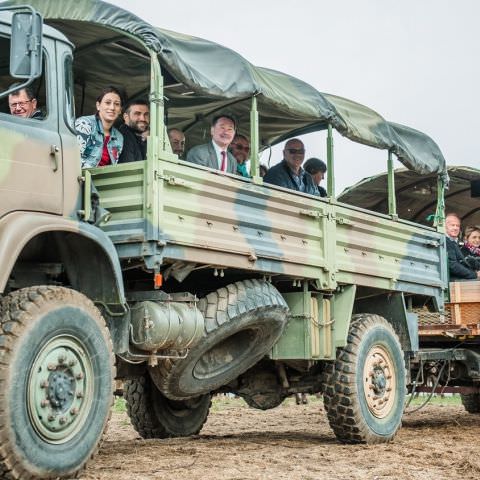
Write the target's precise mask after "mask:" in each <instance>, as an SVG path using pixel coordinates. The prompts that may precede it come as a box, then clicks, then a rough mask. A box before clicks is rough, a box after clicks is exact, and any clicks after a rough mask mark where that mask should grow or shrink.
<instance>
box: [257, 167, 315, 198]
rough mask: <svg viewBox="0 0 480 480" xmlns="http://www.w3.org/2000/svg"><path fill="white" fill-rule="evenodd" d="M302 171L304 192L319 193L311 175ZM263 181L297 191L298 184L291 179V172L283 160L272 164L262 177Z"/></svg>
mask: <svg viewBox="0 0 480 480" xmlns="http://www.w3.org/2000/svg"><path fill="white" fill-rule="evenodd" d="M304 173H305V175H304V177H303V184H304V185H305V193H309V194H310V195H320V194H319V192H318V188H317V186H316V185H315V183H314V181H313V177H312V176H311V175H310V174H309V173H308V172H304ZM263 181H264V182H265V183H271V184H273V185H278V186H279V187H285V188H290V189H291V190H297V191H298V186H297V184H296V183H295V180H294V179H293V173H292V171H291V170H290V167H289V166H288V164H287V162H286V161H285V160H282V161H281V162H280V163H279V164H277V165H274V166H273V167H272V168H271V169H270V170H269V171H268V172H267V174H266V175H265V176H264V177H263Z"/></svg>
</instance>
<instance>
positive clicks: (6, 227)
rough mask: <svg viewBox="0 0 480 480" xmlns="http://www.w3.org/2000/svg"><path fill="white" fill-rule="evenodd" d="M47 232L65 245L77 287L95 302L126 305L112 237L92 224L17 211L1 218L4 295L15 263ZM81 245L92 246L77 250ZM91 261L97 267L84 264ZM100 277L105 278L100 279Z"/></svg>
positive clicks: (0, 272) (0, 280) (1, 287)
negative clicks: (94, 285) (92, 278)
mask: <svg viewBox="0 0 480 480" xmlns="http://www.w3.org/2000/svg"><path fill="white" fill-rule="evenodd" d="M45 233H53V234H55V235H57V236H58V237H59V238H60V240H61V243H62V244H63V245H61V248H60V250H61V252H60V253H61V254H63V257H64V258H65V260H66V261H67V264H68V267H69V268H70V270H71V271H73V275H72V276H73V279H71V281H72V285H73V286H74V288H78V289H79V290H81V291H82V290H83V291H84V292H85V293H86V294H87V296H89V297H90V298H91V299H92V300H99V301H103V302H105V303H117V304H124V303H125V295H124V288H123V278H122V271H121V268H120V263H119V260H118V256H117V252H116V250H115V246H114V245H113V243H112V241H111V240H110V238H109V237H108V236H107V235H106V234H105V233H104V232H103V231H102V230H100V229H99V228H98V227H95V226H93V225H90V224H88V223H84V222H79V221H75V220H72V219H70V218H65V217H61V216H56V215H49V214H45V213H37V212H21V211H17V212H13V213H9V214H8V215H5V216H4V217H3V218H2V219H0V261H1V262H2V269H1V270H0V292H4V291H5V287H6V285H7V281H8V279H9V276H10V274H11V272H12V269H13V267H14V265H15V262H16V261H17V259H18V257H19V255H20V254H21V252H22V250H23V249H24V248H25V246H26V245H27V244H28V243H29V242H30V241H31V240H32V239H33V238H35V237H37V236H39V235H42V234H45ZM63 237H64V238H63ZM63 240H65V241H63ZM80 245H82V246H83V245H86V246H88V252H83V251H75V246H80ZM87 253H88V257H86V255H87ZM85 257H86V258H85ZM88 259H90V261H91V263H92V264H93V265H94V267H93V268H92V267H91V266H90V265H89V264H88V263H87V264H85V263H84V262H85V260H88ZM80 267H81V268H80ZM82 270H85V271H88V272H89V274H90V276H91V275H92V271H93V275H94V276H95V275H96V279H97V284H100V287H97V288H92V287H90V286H89V285H88V283H89V282H87V281H86V277H85V276H84V275H82ZM96 270H97V271H96ZM99 275H100V277H101V278H98V276H99Z"/></svg>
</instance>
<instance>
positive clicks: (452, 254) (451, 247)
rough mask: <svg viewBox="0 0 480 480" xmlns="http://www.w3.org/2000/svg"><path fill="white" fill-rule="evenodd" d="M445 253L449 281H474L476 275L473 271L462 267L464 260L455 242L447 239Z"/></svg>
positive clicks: (464, 266)
mask: <svg viewBox="0 0 480 480" xmlns="http://www.w3.org/2000/svg"><path fill="white" fill-rule="evenodd" d="M447 253H448V271H449V272H450V281H452V282H454V281H455V280H476V278H477V274H476V272H475V270H472V269H471V268H468V267H467V266H466V265H464V263H463V260H464V259H465V257H464V255H463V253H462V251H461V250H460V247H459V246H458V243H457V242H454V241H453V240H451V239H450V238H448V237H447Z"/></svg>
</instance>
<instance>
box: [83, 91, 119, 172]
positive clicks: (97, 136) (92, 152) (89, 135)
mask: <svg viewBox="0 0 480 480" xmlns="http://www.w3.org/2000/svg"><path fill="white" fill-rule="evenodd" d="M96 106H97V113H96V114H95V115H88V116H86V117H79V118H77V120H76V121H75V129H76V131H77V139H78V143H79V145H80V155H81V157H82V168H90V167H103V166H105V165H114V164H116V163H117V162H118V158H119V156H120V153H121V151H122V148H123V136H122V134H121V133H120V132H119V131H118V130H117V129H116V128H115V127H114V126H113V124H114V123H115V120H117V118H118V117H119V116H120V113H121V111H122V95H121V94H120V92H119V90H118V89H116V88H115V87H111V86H110V87H106V88H104V89H103V90H102V93H101V94H100V95H99V96H98V97H97V103H96Z"/></svg>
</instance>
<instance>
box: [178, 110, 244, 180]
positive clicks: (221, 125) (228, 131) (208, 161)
mask: <svg viewBox="0 0 480 480" xmlns="http://www.w3.org/2000/svg"><path fill="white" fill-rule="evenodd" d="M235 129H236V125H235V120H234V119H233V118H232V117H230V116H229V115H219V116H217V117H215V118H214V119H213V120H212V127H211V129H210V134H211V136H212V141H211V142H209V143H206V144H204V145H197V146H196V147H193V148H192V149H191V150H189V152H188V153H187V162H192V163H197V164H198V165H203V166H204V167H210V168H214V169H216V170H220V171H221V172H227V173H235V172H236V171H237V161H236V160H235V157H234V156H233V155H232V154H231V153H230V152H229V151H228V146H229V145H230V144H231V143H232V140H233V137H234V136H235Z"/></svg>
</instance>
